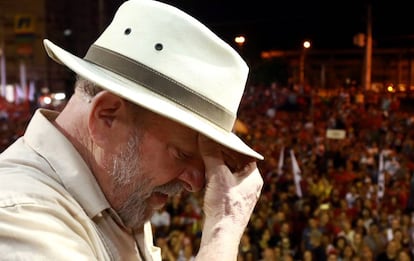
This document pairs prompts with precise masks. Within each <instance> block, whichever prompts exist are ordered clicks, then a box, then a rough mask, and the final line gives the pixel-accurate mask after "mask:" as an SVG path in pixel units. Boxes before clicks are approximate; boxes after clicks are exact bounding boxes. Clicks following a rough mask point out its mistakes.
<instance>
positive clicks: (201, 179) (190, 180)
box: [178, 164, 205, 192]
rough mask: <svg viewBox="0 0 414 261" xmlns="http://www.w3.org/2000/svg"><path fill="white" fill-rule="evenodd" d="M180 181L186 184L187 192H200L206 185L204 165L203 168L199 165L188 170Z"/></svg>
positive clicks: (181, 176) (182, 174)
mask: <svg viewBox="0 0 414 261" xmlns="http://www.w3.org/2000/svg"><path fill="white" fill-rule="evenodd" d="M198 165H199V164H198ZM178 179H179V180H181V181H182V182H183V183H184V184H185V185H184V187H185V189H186V190H188V191H190V192H197V191H200V190H201V189H202V188H203V187H204V185H205V175H204V165H202V167H200V165H199V166H190V167H188V168H186V169H185V170H184V171H183V173H181V175H180V176H179V177H178Z"/></svg>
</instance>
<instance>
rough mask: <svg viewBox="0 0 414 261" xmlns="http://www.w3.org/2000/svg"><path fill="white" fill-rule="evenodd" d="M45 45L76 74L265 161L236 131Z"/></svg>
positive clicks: (120, 77)
mask: <svg viewBox="0 0 414 261" xmlns="http://www.w3.org/2000/svg"><path fill="white" fill-rule="evenodd" d="M43 43H44V46H45V49H46V52H47V54H48V55H49V56H50V57H51V58H52V59H53V60H55V61H56V62H58V63H61V64H63V65H65V66H67V67H68V68H69V69H71V70H72V71H74V72H75V73H77V74H79V75H81V76H83V77H84V78H86V79H88V80H90V81H92V82H94V83H96V84H98V85H99V86H101V87H102V88H104V89H106V90H109V91H110V92H112V93H115V94H117V95H119V96H120V97H123V98H125V99H127V100H129V101H131V102H133V103H135V104H138V105H140V106H142V107H144V108H146V109H148V110H151V111H153V112H155V113H157V114H160V115H162V116H165V117H167V118H169V119H172V120H174V121H176V122H179V123H181V124H183V125H185V126H187V127H189V128H191V129H193V130H195V131H197V132H199V133H202V134H203V135H205V136H207V137H209V138H211V139H212V140H214V141H216V142H218V143H219V144H221V145H223V146H225V147H228V148H230V149H232V150H234V151H237V152H239V153H241V154H245V155H247V156H250V157H253V158H256V159H259V160H262V159H263V156H262V155H260V154H259V153H257V152H256V151H254V150H253V149H251V148H250V147H249V146H248V145H247V144H245V143H244V142H243V141H242V140H241V139H240V138H239V137H238V136H237V135H235V134H234V133H233V132H227V131H225V130H223V129H221V128H219V127H218V126H216V125H214V124H212V123H210V122H208V121H207V120H205V119H204V118H202V117H201V116H198V115H197V114H194V113H192V112H190V111H188V110H186V109H185V108H183V107H181V106H179V105H177V104H176V103H174V102H172V101H170V100H169V99H167V98H165V97H163V96H161V95H159V94H156V93H154V92H152V91H150V90H149V89H147V88H145V87H143V86H141V85H139V84H137V83H136V82H133V81H131V80H128V79H126V78H124V77H122V76H120V75H118V74H115V73H113V72H111V71H109V70H106V69H104V68H102V67H100V66H97V65H95V64H93V63H91V62H88V61H85V60H83V59H81V58H79V57H77V56H75V55H73V54H71V53H69V52H67V51H65V50H64V49H62V48H60V47H59V46H57V45H55V44H53V43H52V42H51V41H49V40H47V39H45V40H44V41H43Z"/></svg>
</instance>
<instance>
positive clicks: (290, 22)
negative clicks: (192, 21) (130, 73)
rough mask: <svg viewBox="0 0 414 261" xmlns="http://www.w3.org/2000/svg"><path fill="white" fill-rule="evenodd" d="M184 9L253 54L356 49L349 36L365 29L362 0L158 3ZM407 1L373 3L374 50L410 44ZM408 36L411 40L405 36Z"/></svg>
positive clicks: (413, 15)
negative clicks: (306, 43)
mask: <svg viewBox="0 0 414 261" xmlns="http://www.w3.org/2000/svg"><path fill="white" fill-rule="evenodd" d="M162 2H166V3H169V4H172V5H174V6H176V7H179V8H181V9H183V10H184V11H186V12H188V13H190V14H191V15H193V16H194V17H196V18H198V19H199V20H200V21H202V22H203V23H205V24H207V26H208V27H210V29H212V30H213V31H214V32H216V33H217V34H218V35H219V36H221V37H222V38H224V39H225V40H226V41H227V42H232V41H233V39H234V37H235V36H236V35H237V34H244V35H245V37H246V38H247V42H246V45H245V48H250V49H254V50H257V51H260V50H268V49H296V48H300V46H301V43H302V42H303V40H304V39H309V40H311V41H312V46H313V48H318V49H327V48H328V49H329V48H334V49H335V48H356V46H355V45H354V44H353V36H354V35H355V34H357V33H361V32H365V31H366V24H367V23H366V21H367V19H366V17H367V11H366V10H367V8H366V6H367V0H359V1H358V0H342V1H338V0H331V1H322V0H308V1H294V0H290V1H289V0H285V1H262V0H259V1H258V0H256V1H225V0H221V1H219V0H210V1H201V0H175V1H174V0H163V1H162ZM410 5H411V4H410V1H399V0H397V1H395V0H394V1H387V0H377V1H375V0H372V5H371V7H372V8H371V10H372V30H373V38H374V45H375V47H397V46H401V45H404V46H410V45H411V44H412V43H413V39H412V38H413V37H414V35H412V34H414V10H413V9H412V8H411V7H410ZM410 35H411V37H410Z"/></svg>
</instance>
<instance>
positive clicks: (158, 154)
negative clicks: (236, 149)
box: [109, 114, 205, 228]
mask: <svg viewBox="0 0 414 261" xmlns="http://www.w3.org/2000/svg"><path fill="white" fill-rule="evenodd" d="M120 148H121V149H120V153H117V154H115V155H113V157H112V159H111V163H110V167H109V170H110V175H111V177H112V178H113V183H114V185H113V193H112V194H111V197H112V198H113V199H114V200H112V201H113V202H116V203H115V205H114V208H115V209H116V211H117V212H118V214H119V216H120V217H121V218H122V220H123V221H124V223H125V225H126V226H127V227H130V228H139V227H141V226H142V225H143V224H144V223H145V222H146V221H147V220H149V219H150V218H151V216H152V214H153V213H154V211H155V210H156V209H159V208H161V207H162V206H164V205H165V203H166V201H167V199H168V197H169V196H172V195H174V194H177V193H179V192H180V191H181V190H182V189H187V190H189V191H198V190H200V189H201V188H202V187H203V186H204V182H205V181H204V165H203V162H202V159H201V157H200V154H199V151H198V143H197V133H196V132H195V131H193V130H191V129H189V128H186V127H184V126H182V125H180V124H178V123H175V122H173V121H170V120H168V119H166V118H163V117H161V116H157V115H154V114H151V118H150V119H149V122H148V124H147V123H146V127H145V128H144V129H142V128H139V129H137V128H134V129H133V130H132V131H131V134H130V135H129V139H128V141H127V142H126V143H125V144H123V145H121V147H120Z"/></svg>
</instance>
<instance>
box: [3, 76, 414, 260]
mask: <svg viewBox="0 0 414 261" xmlns="http://www.w3.org/2000/svg"><path fill="white" fill-rule="evenodd" d="M0 113H1V115H0V120H1V123H2V124H3V125H1V126H2V127H1V135H2V136H1V137H2V142H3V143H4V144H3V143H2V146H3V148H4V147H5V146H6V145H7V143H9V142H11V141H12V140H14V139H15V137H16V136H18V135H21V134H22V130H23V129H24V126H25V124H26V122H27V120H28V118H29V117H28V116H29V115H30V113H29V114H27V113H22V112H20V113H17V116H16V115H15V114H13V113H10V112H9V111H6V109H4V108H3V107H0ZM413 115H414V114H413V113H412V111H410V110H407V109H406V108H404V109H402V107H401V102H400V98H398V96H397V95H394V94H391V93H368V92H361V91H358V89H356V88H339V89H337V90H331V92H330V93H329V94H326V95H320V93H317V92H316V91H315V90H309V89H308V90H306V89H305V90H301V89H292V88H282V87H279V86H277V85H276V84H272V85H270V86H268V85H251V86H249V87H248V88H247V89H246V92H245V95H244V96H243V99H242V103H241V105H240V110H239V115H238V118H239V122H238V125H237V128H236V129H235V132H236V133H238V134H239V135H240V137H241V138H242V139H244V140H246V141H247V142H248V143H249V144H251V145H252V146H253V147H254V148H255V149H256V150H257V151H259V152H260V153H262V154H263V155H264V156H265V160H264V161H261V162H259V163H258V164H259V169H260V171H261V173H262V174H263V178H264V180H265V185H264V188H263V192H262V196H261V198H260V199H259V202H258V204H257V206H256V209H255V211H254V213H253V215H252V218H251V220H250V223H249V226H248V227H247V229H246V230H245V233H244V234H243V236H242V240H241V243H240V247H239V255H238V260H239V261H250V260H254V261H256V260H257V261H282V260H283V261H285V260H286V261H287V260H304V261H311V260H314V261H315V260H316V261H324V260H329V261H334V260H335V261H336V260H338V261H345V260H353V261H358V260H361V261H362V260H363V261H377V260H378V261H383V260H400V261H403V260H413V255H414V215H413V213H414V202H413V198H412V197H411V196H410V195H411V193H414V176H413V173H414V131H413V129H414V128H413V127H414V117H413ZM328 130H340V131H342V133H345V135H344V136H341V135H340V136H329V135H327V133H328V132H329V131H328ZM4 137H12V138H9V139H8V140H7V139H6V138H4ZM151 221H152V224H153V230H154V241H155V244H156V245H158V246H160V247H161V248H162V255H163V260H166V261H190V260H194V255H195V253H196V252H197V249H198V246H199V243H200V239H201V226H202V222H203V215H202V192H199V193H195V194H194V193H185V192H183V193H181V194H179V195H177V196H175V197H173V198H171V199H170V200H169V202H168V203H167V205H166V206H165V207H164V208H163V209H160V210H159V211H157V212H156V213H155V214H154V215H153V217H152V220H151Z"/></svg>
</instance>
